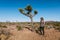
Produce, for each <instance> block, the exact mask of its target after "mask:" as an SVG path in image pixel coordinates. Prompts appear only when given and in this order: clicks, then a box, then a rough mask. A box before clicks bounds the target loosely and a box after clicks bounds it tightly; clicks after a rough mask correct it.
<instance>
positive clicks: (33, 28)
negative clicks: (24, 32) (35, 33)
mask: <svg viewBox="0 0 60 40" xmlns="http://www.w3.org/2000/svg"><path fill="white" fill-rule="evenodd" d="M30 19H31V26H32V28H33V29H34V26H33V17H31V18H30Z"/></svg>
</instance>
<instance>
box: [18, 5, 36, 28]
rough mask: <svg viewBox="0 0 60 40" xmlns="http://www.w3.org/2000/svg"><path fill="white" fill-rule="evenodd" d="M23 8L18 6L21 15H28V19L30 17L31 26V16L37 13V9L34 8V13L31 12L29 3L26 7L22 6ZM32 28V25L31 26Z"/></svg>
mask: <svg viewBox="0 0 60 40" xmlns="http://www.w3.org/2000/svg"><path fill="white" fill-rule="evenodd" d="M24 9H25V11H26V12H25V11H24V10H23V9H21V8H19V11H20V12H21V13H22V14H23V15H25V16H27V17H29V18H30V19H31V26H32V27H33V17H34V16H35V15H36V14H37V11H36V10H34V14H32V10H33V9H32V7H31V5H28V6H27V7H26V8H24ZM33 28H34V27H33Z"/></svg>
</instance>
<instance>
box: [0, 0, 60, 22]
mask: <svg viewBox="0 0 60 40" xmlns="http://www.w3.org/2000/svg"><path fill="white" fill-rule="evenodd" d="M27 4H30V5H31V6H32V7H33V11H34V10H37V11H38V14H37V15H36V16H35V17H34V18H33V20H34V22H39V20H40V17H44V19H45V21H60V0H0V21H2V22H4V21H20V22H29V21H30V19H29V18H28V17H26V16H24V15H23V14H21V13H20V12H19V10H18V8H25V7H26V6H27Z"/></svg>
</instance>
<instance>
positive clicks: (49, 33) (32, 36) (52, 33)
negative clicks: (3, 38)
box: [8, 25, 60, 40]
mask: <svg viewBox="0 0 60 40" xmlns="http://www.w3.org/2000/svg"><path fill="white" fill-rule="evenodd" d="M8 29H10V32H11V33H12V34H13V35H12V36H11V37H10V38H9V39H8V40H60V32H59V31H57V30H55V29H54V28H52V29H45V35H44V36H43V35H39V34H37V33H35V32H32V31H30V30H28V29H26V28H24V29H23V30H20V31H18V30H17V29H16V26H14V25H13V26H10V27H9V28H8Z"/></svg>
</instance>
